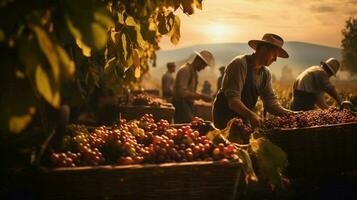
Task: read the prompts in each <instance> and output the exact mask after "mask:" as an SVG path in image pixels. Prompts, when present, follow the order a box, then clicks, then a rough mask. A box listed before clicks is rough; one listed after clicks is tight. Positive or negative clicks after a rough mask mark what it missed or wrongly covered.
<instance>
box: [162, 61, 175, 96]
mask: <svg viewBox="0 0 357 200" xmlns="http://www.w3.org/2000/svg"><path fill="white" fill-rule="evenodd" d="M166 68H167V71H166V73H165V74H164V75H163V76H162V78H161V87H162V97H163V98H164V99H166V100H169V101H170V100H171V98H172V95H173V92H174V83H175V77H174V73H175V70H176V64H175V63H174V62H169V63H167V64H166Z"/></svg>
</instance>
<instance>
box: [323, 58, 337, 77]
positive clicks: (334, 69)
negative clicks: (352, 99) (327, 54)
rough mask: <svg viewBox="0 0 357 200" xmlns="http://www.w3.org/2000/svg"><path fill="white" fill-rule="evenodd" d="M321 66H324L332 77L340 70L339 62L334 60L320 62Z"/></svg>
mask: <svg viewBox="0 0 357 200" xmlns="http://www.w3.org/2000/svg"><path fill="white" fill-rule="evenodd" d="M321 65H326V66H327V67H328V68H329V69H330V70H331V72H332V74H333V75H334V76H336V73H337V71H338V69H339V68H340V62H338V60H337V59H336V58H329V59H327V60H326V61H325V62H324V61H321Z"/></svg>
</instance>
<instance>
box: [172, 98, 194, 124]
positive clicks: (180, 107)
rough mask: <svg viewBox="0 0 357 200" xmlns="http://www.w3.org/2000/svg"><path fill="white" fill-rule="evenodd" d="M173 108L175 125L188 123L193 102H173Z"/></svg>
mask: <svg viewBox="0 0 357 200" xmlns="http://www.w3.org/2000/svg"><path fill="white" fill-rule="evenodd" d="M172 104H173V105H174V107H175V115H174V122H175V123H176V124H182V123H190V122H191V121H192V118H193V102H191V101H184V100H173V101H172Z"/></svg>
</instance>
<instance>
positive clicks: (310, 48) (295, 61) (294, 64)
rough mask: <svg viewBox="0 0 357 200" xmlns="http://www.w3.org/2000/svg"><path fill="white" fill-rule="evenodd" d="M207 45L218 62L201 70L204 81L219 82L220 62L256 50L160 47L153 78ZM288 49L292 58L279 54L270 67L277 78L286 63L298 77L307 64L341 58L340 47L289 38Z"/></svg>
mask: <svg viewBox="0 0 357 200" xmlns="http://www.w3.org/2000/svg"><path fill="white" fill-rule="evenodd" d="M204 49H205V50H209V51H210V52H212V53H213V55H214V57H215V64H216V65H215V67H214V68H206V69H205V70H204V71H202V72H201V73H200V74H199V77H200V82H203V80H209V81H210V82H211V83H215V80H216V79H217V77H218V76H219V71H218V68H219V67H220V66H223V65H228V64H229V62H230V61H231V60H232V59H233V58H234V57H236V56H237V55H241V54H250V53H253V49H251V48H250V47H249V46H248V44H247V43H215V44H200V45H193V46H190V47H185V48H180V49H174V50H159V51H157V66H156V67H155V68H151V69H150V76H151V79H152V80H153V81H159V80H160V78H161V76H162V74H163V73H164V72H165V71H166V63H167V62H176V65H177V66H178V67H179V66H180V65H182V64H183V63H185V62H187V61H189V60H190V59H192V58H193V56H194V51H201V50H204ZM284 49H285V50H286V51H287V52H288V53H289V55H290V57H289V58H288V59H282V58H278V60H277V62H274V63H273V64H272V65H271V66H270V67H269V68H270V70H271V71H272V73H273V75H274V76H275V77H276V78H277V79H280V78H281V72H282V68H283V67H284V66H288V68H291V69H292V70H291V71H292V75H293V76H294V77H296V76H297V75H298V74H299V73H300V72H302V71H303V70H304V69H306V68H307V67H309V66H312V65H319V64H320V61H323V60H326V59H328V58H329V57H335V58H337V59H339V60H340V59H341V49H340V48H334V47H327V46H322V45H317V44H311V43H305V42H296V41H289V42H286V43H285V44H284Z"/></svg>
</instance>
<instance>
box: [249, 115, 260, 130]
mask: <svg viewBox="0 0 357 200" xmlns="http://www.w3.org/2000/svg"><path fill="white" fill-rule="evenodd" d="M249 121H250V124H251V125H252V128H253V129H254V128H256V127H260V126H261V125H262V124H263V120H262V119H261V118H260V117H259V116H258V115H257V114H255V113H253V114H252V115H251V117H250V118H249Z"/></svg>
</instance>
